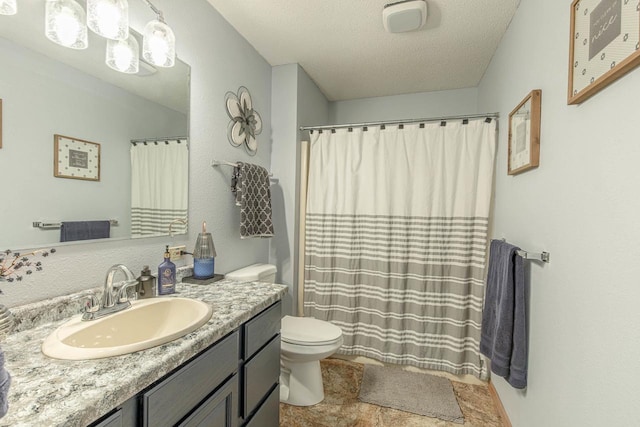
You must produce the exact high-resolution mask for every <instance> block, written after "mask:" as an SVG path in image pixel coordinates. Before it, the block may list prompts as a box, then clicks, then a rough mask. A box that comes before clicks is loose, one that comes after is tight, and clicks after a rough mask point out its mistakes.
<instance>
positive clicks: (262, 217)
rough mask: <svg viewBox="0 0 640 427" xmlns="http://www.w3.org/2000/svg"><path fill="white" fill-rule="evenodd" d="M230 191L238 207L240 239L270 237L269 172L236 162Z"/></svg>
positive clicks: (271, 227)
mask: <svg viewBox="0 0 640 427" xmlns="http://www.w3.org/2000/svg"><path fill="white" fill-rule="evenodd" d="M231 190H232V191H233V193H234V195H235V198H236V205H239V206H240V237H241V238H243V239H244V238H246V237H272V236H273V221H272V219H271V182H270V181H269V172H268V171H267V170H266V169H265V168H263V167H262V166H258V165H253V164H250V163H241V162H238V166H237V167H236V168H234V171H233V175H232V178H231Z"/></svg>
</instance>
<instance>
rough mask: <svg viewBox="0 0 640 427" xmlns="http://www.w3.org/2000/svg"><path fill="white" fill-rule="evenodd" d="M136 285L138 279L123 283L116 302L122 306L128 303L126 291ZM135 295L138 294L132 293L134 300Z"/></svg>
mask: <svg viewBox="0 0 640 427" xmlns="http://www.w3.org/2000/svg"><path fill="white" fill-rule="evenodd" d="M137 285H138V279H134V280H127V281H125V282H124V283H123V284H122V286H121V287H120V290H119V291H118V302H119V303H121V304H122V303H125V302H127V301H129V295H128V294H127V290H128V289H129V288H131V287H134V286H137ZM137 295H138V293H137V292H134V299H136V297H137Z"/></svg>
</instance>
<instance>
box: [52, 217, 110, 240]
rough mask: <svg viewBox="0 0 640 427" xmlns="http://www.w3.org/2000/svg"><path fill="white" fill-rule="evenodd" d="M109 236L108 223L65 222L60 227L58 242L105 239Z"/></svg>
mask: <svg viewBox="0 0 640 427" xmlns="http://www.w3.org/2000/svg"><path fill="white" fill-rule="evenodd" d="M110 235H111V223H110V222H109V221H67V222H63V223H62V226H61V227H60V241H61V242H73V241H76V240H91V239H106V238H109V237H110Z"/></svg>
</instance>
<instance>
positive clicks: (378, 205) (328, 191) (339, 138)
mask: <svg viewBox="0 0 640 427" xmlns="http://www.w3.org/2000/svg"><path fill="white" fill-rule="evenodd" d="M465 122H466V121H465ZM495 136H496V122H495V120H484V119H482V120H471V121H468V123H463V122H462V121H455V122H451V121H449V122H446V123H425V124H415V125H404V126H386V127H380V126H375V127H368V128H353V129H336V130H335V131H324V132H313V133H312V135H311V148H310V156H309V157H310V158H309V179H308V194H307V212H306V229H305V237H306V244H305V266H304V270H305V281H304V310H305V314H306V315H308V316H313V317H316V318H319V319H323V320H328V321H331V322H333V323H334V324H336V325H338V326H340V328H342V330H343V332H344V345H343V346H342V348H341V350H339V353H342V354H347V355H363V356H367V357H371V358H373V359H377V360H380V361H383V362H389V363H395V364H406V365H413V366H417V367H421V368H427V369H436V370H442V371H447V372H451V373H454V374H473V375H475V376H477V377H479V378H486V375H487V372H486V369H485V368H484V367H483V363H482V361H481V360H482V359H481V356H480V353H479V340H480V322H481V319H482V300H483V295H484V284H483V279H484V267H485V255H486V254H485V251H486V241H487V226H488V216H489V205H490V199H491V190H492V181H493V165H494V157H495Z"/></svg>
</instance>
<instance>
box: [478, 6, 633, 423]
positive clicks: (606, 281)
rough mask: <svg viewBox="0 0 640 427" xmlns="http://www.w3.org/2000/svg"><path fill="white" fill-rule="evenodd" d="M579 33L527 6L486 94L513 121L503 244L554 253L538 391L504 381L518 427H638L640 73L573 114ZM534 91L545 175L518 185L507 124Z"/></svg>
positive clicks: (537, 328) (564, 19) (543, 279)
mask: <svg viewBox="0 0 640 427" xmlns="http://www.w3.org/2000/svg"><path fill="white" fill-rule="evenodd" d="M569 22H570V2H569V1H566V2H565V1H562V2H559V1H557V0H522V1H521V3H520V7H519V9H518V11H517V13H516V15H515V17H514V19H513V21H512V22H511V25H510V27H509V29H508V31H507V33H506V34H505V36H504V38H503V40H502V42H501V43H500V46H499V48H498V50H497V52H496V54H495V55H494V58H493V60H492V62H491V64H490V66H489V68H488V70H487V72H486V74H485V77H484V78H483V79H482V82H481V84H480V86H479V91H478V93H479V96H478V98H479V103H478V104H479V108H480V109H481V110H490V111H499V112H500V114H501V117H502V120H500V130H499V143H498V151H497V168H496V184H495V207H494V215H493V221H492V227H493V237H496V238H501V237H505V238H506V239H507V240H510V241H512V242H513V243H515V244H517V245H519V246H521V247H522V248H525V249H527V250H531V251H541V250H546V251H549V252H550V253H551V262H550V263H549V264H546V265H540V264H538V263H534V262H527V263H526V266H527V270H526V275H527V277H528V279H529V282H530V294H529V295H530V297H529V300H530V301H529V304H528V308H529V337H530V348H529V386H528V387H527V390H526V391H516V390H514V389H512V388H511V387H510V386H509V385H508V384H507V383H506V382H505V381H504V380H503V379H502V378H499V377H494V378H493V381H494V383H495V386H496V389H497V391H498V393H499V395H500V398H501V400H502V402H503V404H504V406H505V408H506V410H507V412H508V414H509V418H510V419H511V422H512V424H513V425H514V426H518V427H538V426H629V425H636V424H638V419H640V405H638V396H640V381H638V379H639V378H640V365H639V364H638V360H639V358H640V328H638V324H640V310H638V301H639V300H640V286H638V277H640V263H639V262H638V260H639V259H640V245H639V244H638V242H639V241H640V222H638V212H639V211H640V191H638V182H640V169H639V168H638V159H640V144H638V125H637V123H638V93H640V69H636V70H634V71H632V72H631V73H630V74H629V75H627V76H624V77H622V78H621V79H620V80H618V81H617V82H616V83H614V84H612V85H611V86H609V87H607V88H605V89H604V90H603V91H601V92H599V93H598V94H597V95H595V96H594V97H593V98H591V99H589V100H587V101H585V102H584V103H582V104H580V105H577V106H569V105H567V74H568V73H567V62H568V59H567V58H568V55H569ZM541 25H542V27H541ZM541 28H542V30H541ZM533 89H542V133H541V143H540V150H541V153H540V167H539V168H537V169H534V170H531V171H529V172H525V173H523V174H521V175H516V176H508V175H507V170H506V169H507V135H508V129H507V123H508V120H507V117H508V115H509V113H510V112H511V111H512V110H513V108H515V107H516V106H517V105H518V103H519V102H520V101H521V100H522V99H523V98H524V96H525V95H526V94H527V93H528V92H530V91H531V90H533Z"/></svg>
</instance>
